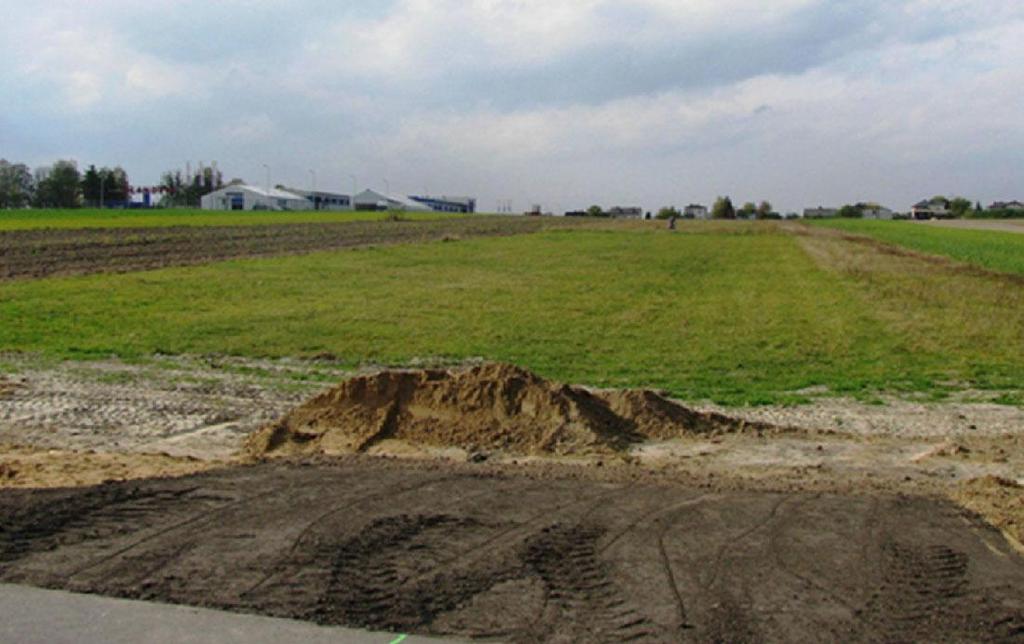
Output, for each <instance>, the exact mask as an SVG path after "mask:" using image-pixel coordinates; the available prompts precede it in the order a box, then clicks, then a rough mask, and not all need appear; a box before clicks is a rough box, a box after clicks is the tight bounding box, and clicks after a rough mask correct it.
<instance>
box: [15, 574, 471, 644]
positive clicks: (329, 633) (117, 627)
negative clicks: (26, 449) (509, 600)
mask: <svg viewBox="0 0 1024 644" xmlns="http://www.w3.org/2000/svg"><path fill="white" fill-rule="evenodd" d="M440 641H442V640H434V639H429V638H423V637H411V636H405V635H401V634H394V633H371V632H368V631H359V630H353V629H348V628H334V627H330V628H328V627H321V626H317V625H315V624H310V623H307V622H299V621H294V620H290V619H274V618H270V617H259V616H255V615H239V614H235V613H226V612H221V611H215V610H206V609H201V608H189V607H185V606H171V605H168V604H153V603H149V602H140V601H129V600H124V599H109V598H106V597H97V596H94V595H78V594H74V593H68V592H61V591H53V590H40V589H38V588H31V587H28V586H14V585H8V584H0V642H18V643H19V644H36V643H38V644H64V643H68V644H71V643H74V644H94V643H95V644H120V643H122V642H123V643H125V644H129V643H131V644H135V643H142V642H151V643H154V644H156V643H163V642H180V643H182V644H232V643H234V642H237V643H239V644H264V643H265V644H283V643H285V642H303V643H306V644H319V643H321V642H323V643H327V642H332V643H333V642H345V643H346V644H349V643H352V644H398V643H401V644H417V643H419V644H430V643H433V644H436V643H437V642H440ZM448 641H451V640H448Z"/></svg>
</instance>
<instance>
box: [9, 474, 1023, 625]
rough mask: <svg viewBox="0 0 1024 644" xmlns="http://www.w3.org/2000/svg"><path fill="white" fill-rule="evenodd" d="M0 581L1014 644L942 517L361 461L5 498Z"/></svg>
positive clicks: (340, 616) (444, 618)
mask: <svg viewBox="0 0 1024 644" xmlns="http://www.w3.org/2000/svg"><path fill="white" fill-rule="evenodd" d="M0 526H2V528H0V582H7V583H20V584H31V585H37V586H42V587H48V588H63V589H68V590H74V591H83V592H92V593H99V594H104V595H109V596H118V597H131V598H138V599H146V600H155V601H162V602H170V603H180V604H189V605H199V606H208V607H214V608H221V609H227V610H235V611H242V612H254V613H260V614H266V615H272V616H281V617H295V618H299V619H304V620H309V621H314V622H318V623H324V624H341V625H348V626H365V627H371V628H374V629H387V630H392V631H396V632H403V633H409V632H414V633H423V634H434V635H448V636H455V637H470V638H491V639H499V640H502V641H522V642H527V641H531V642H532V641H552V642H568V641H595V642H604V641H610V642H618V641H625V640H645V641H698V642H717V641H730V642H747V641H749V642H755V641H844V642H850V641H935V642H937V641H1000V642H1004V641H1007V642H1008V641H1020V640H1021V639H1022V638H1024V595H1022V594H1021V592H1020V589H1021V588H1022V587H1024V559H1022V558H1020V557H1018V556H1016V555H1015V554H1014V553H1013V552H1012V551H1011V550H1010V549H1009V548H1008V547H1007V545H1006V543H1005V542H1004V541H1003V540H1002V538H1001V536H1000V535H999V533H998V532H996V531H994V530H993V529H991V528H990V527H988V526H986V525H984V524H983V523H981V522H980V521H978V520H977V519H976V518H975V517H974V516H973V515H970V514H966V513H965V512H964V511H962V510H960V509H958V508H957V507H956V506H954V505H952V504H950V503H949V502H946V501H941V500H936V499H930V498H924V497H905V496H898V495H885V494H882V495H877V494H815V493H806V492H797V493H778V492H753V491H749V490H747V491H728V490H726V489H723V488H716V487H698V486H695V485H688V484H684V483H680V482H671V481H667V480H664V479H662V478H659V476H658V475H657V474H655V473H650V472H645V471H643V470H642V469H640V468H635V467H629V466H619V467H613V468H602V469H594V468H582V467H564V466H561V467H559V466H552V465H543V466H541V465H535V466H520V467H514V468H513V467H507V466H494V465H488V464H484V465H470V464H452V463H439V462H433V463H430V462H407V461H387V460H383V459H379V458H369V457H365V456H357V457H345V458H338V459H329V460H327V459H317V460H308V461H300V462H291V463H289V462H283V461H273V462H269V463H263V464H259V465H255V466H251V467H236V468H232V469H225V470H217V471H212V472H207V473H203V474H198V475H193V476H189V477H185V478H179V479H167V480H149V481H142V482H132V483H116V484H108V485H102V486H98V487H90V488H84V489H75V490H51V491H47V490H7V491H4V492H3V493H2V494H0Z"/></svg>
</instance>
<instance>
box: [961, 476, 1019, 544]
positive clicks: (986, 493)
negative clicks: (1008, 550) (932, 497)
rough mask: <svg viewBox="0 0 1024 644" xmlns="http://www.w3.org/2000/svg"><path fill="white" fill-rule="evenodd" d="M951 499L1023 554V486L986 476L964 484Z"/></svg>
mask: <svg viewBox="0 0 1024 644" xmlns="http://www.w3.org/2000/svg"><path fill="white" fill-rule="evenodd" d="M953 498H954V499H955V500H956V501H957V502H958V503H960V505H962V506H964V507H965V508H967V509H969V510H972V511H974V512H977V513H978V514H980V515H981V516H983V517H985V519H986V520H987V521H988V522H989V523H991V524H992V525H994V526H995V527H997V528H999V529H1000V530H1002V531H1003V534H1005V535H1006V537H1007V539H1008V540H1009V541H1010V542H1011V543H1013V544H1014V546H1016V547H1017V549H1018V550H1020V551H1021V553H1024V486H1022V485H1020V484H1019V483H1017V482H1015V481H1011V480H1009V479H1004V478H999V477H996V476H986V477H983V478H979V479H974V480H971V481H967V482H966V483H964V484H963V485H961V486H960V488H959V489H957V490H956V492H955V493H954V494H953Z"/></svg>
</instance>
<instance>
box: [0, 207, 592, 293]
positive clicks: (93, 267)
mask: <svg viewBox="0 0 1024 644" xmlns="http://www.w3.org/2000/svg"><path fill="white" fill-rule="evenodd" d="M572 223H573V222H571V221H568V220H566V221H563V220H557V221H556V220H552V219H550V218H548V219H545V220H540V219H536V218H526V217H486V216H475V217H463V218H452V219H445V220H434V221H424V220H414V221H384V222H381V221H355V222H345V223H323V224H284V225H266V226H224V227H186V226H181V227H176V228H116V229H115V228H110V229H80V230H65V229H43V230H23V231H9V232H0V279H11V278H19V277H20V278H31V277H47V276H50V275H84V274H89V273H108V272H129V271H139V270H149V269H154V268H162V267H165V266H187V265H192V264H202V263H206V262H212V261H218V260H226V259H235V258H239V257H267V256H273V255H284V254H298V253H307V252H313V251H321V250H334V249H339V248H351V247H357V246H368V245H374V244H395V243H414V242H424V241H436V240H440V239H445V238H461V237H483V236H490V237H493V236H502V235H517V234H524V233H531V232H536V231H538V230H540V229H541V228H544V227H550V226H566V225H571V224H572Z"/></svg>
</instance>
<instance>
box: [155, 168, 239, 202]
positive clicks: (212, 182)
mask: <svg viewBox="0 0 1024 644" xmlns="http://www.w3.org/2000/svg"><path fill="white" fill-rule="evenodd" d="M160 186H161V187H162V188H163V189H164V192H165V193H166V196H165V197H164V201H163V203H165V204H167V205H169V206H179V207H189V208H197V207H198V206H199V203H200V199H202V198H203V197H204V196H206V195H208V194H210V193H211V192H213V191H214V190H220V189H221V188H222V187H223V186H224V177H223V175H221V173H220V171H219V170H214V169H213V168H201V169H199V170H197V171H195V172H194V173H193V174H192V176H185V174H184V173H182V171H181V170H169V171H167V172H165V173H164V174H163V176H162V177H161V179H160Z"/></svg>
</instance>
